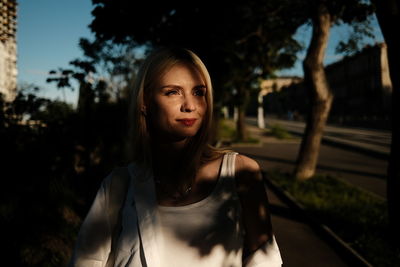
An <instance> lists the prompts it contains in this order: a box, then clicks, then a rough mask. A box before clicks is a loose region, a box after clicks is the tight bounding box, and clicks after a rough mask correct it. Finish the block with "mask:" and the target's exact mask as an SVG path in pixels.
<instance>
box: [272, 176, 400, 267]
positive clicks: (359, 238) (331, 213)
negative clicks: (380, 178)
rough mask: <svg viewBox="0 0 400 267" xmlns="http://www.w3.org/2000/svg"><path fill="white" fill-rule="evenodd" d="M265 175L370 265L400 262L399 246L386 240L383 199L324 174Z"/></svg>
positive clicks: (399, 264)
mask: <svg viewBox="0 0 400 267" xmlns="http://www.w3.org/2000/svg"><path fill="white" fill-rule="evenodd" d="M268 177H269V178H270V179H271V180H273V181H275V182H276V183H277V184H278V185H279V186H280V187H281V188H282V189H284V190H286V191H287V192H289V193H290V194H291V195H292V196H293V197H294V198H295V199H296V200H297V201H298V202H299V203H301V204H302V205H303V206H304V207H305V208H306V209H307V210H308V211H309V212H310V214H311V215H312V216H313V217H315V218H316V219H317V220H319V221H320V222H322V223H323V224H325V225H327V226H328V227H330V228H331V229H332V230H333V231H334V232H335V233H337V234H338V235H339V236H340V237H341V238H342V239H343V240H344V241H345V242H347V243H348V244H349V245H350V246H351V247H353V248H354V249H355V250H356V251H357V252H359V253H360V254H361V255H362V256H363V257H364V258H365V259H367V260H368V261H369V262H370V263H372V265H374V266H400V249H399V247H397V248H396V247H395V246H394V245H392V244H391V242H390V241H389V240H390V232H389V231H388V228H389V226H388V216H387V203H386V201H385V200H383V199H381V198H379V197H377V196H375V195H373V194H371V193H369V192H366V191H364V190H361V189H358V188H356V187H354V186H352V185H350V184H347V183H346V182H343V181H341V180H339V179H336V178H334V177H331V176H326V175H317V176H315V177H314V178H312V179H309V180H307V181H297V180H295V179H294V178H293V177H291V176H290V175H284V174H282V173H278V172H270V173H268Z"/></svg>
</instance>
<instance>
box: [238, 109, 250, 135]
mask: <svg viewBox="0 0 400 267" xmlns="http://www.w3.org/2000/svg"><path fill="white" fill-rule="evenodd" d="M238 109H239V112H238V113H239V114H238V120H237V123H236V129H237V139H238V140H240V141H246V140H247V139H248V135H247V131H246V124H245V118H246V114H245V107H244V106H243V105H240V106H239V107H238Z"/></svg>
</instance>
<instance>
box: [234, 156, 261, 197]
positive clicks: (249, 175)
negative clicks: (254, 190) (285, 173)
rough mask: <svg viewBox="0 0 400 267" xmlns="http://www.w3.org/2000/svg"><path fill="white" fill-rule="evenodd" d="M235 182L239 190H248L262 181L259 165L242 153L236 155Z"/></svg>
mask: <svg viewBox="0 0 400 267" xmlns="http://www.w3.org/2000/svg"><path fill="white" fill-rule="evenodd" d="M235 169H236V172H235V173H236V174H235V176H236V182H237V184H238V185H239V190H240V191H241V190H246V191H247V190H248V189H249V188H250V187H252V186H255V185H256V184H259V183H260V182H261V181H262V175H261V169H260V165H259V164H258V163H257V161H255V160H254V159H252V158H249V157H247V156H244V155H240V154H239V155H237V156H236V167H235Z"/></svg>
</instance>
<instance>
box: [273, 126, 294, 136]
mask: <svg viewBox="0 0 400 267" xmlns="http://www.w3.org/2000/svg"><path fill="white" fill-rule="evenodd" d="M270 133H271V135H273V136H275V137H276V138H278V139H290V138H292V135H291V134H290V133H289V132H288V131H287V130H286V129H285V128H283V127H282V126H281V125H280V124H274V125H272V126H271V130H270Z"/></svg>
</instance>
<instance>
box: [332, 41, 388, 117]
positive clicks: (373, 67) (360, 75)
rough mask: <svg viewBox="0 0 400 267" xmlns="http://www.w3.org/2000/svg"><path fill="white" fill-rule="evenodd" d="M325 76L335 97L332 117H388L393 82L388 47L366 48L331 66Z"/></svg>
mask: <svg viewBox="0 0 400 267" xmlns="http://www.w3.org/2000/svg"><path fill="white" fill-rule="evenodd" d="M326 75H327V79H328V82H329V85H330V86H331V89H332V91H333V92H334V94H335V99H334V103H333V106H332V111H331V112H332V114H334V115H337V116H368V117H371V116H375V117H379V118H383V117H385V116H386V115H388V114H389V112H390V107H391V101H390V100H391V94H392V83H391V80H390V76H389V65H388V59H387V48H386V44H384V43H380V44H376V45H375V46H368V47H365V48H364V49H363V50H362V51H361V52H359V53H357V54H355V55H354V56H350V57H345V58H344V59H343V60H341V61H338V62H335V63H333V64H331V65H328V66H327V67H326Z"/></svg>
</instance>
